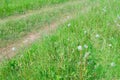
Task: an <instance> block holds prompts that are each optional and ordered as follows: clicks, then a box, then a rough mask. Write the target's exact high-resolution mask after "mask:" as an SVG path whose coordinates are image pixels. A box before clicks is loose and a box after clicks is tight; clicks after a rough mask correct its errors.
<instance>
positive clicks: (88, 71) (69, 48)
mask: <svg viewBox="0 0 120 80" xmlns="http://www.w3.org/2000/svg"><path fill="white" fill-rule="evenodd" d="M90 2H92V3H95V4H93V6H92V8H91V9H90V11H89V12H86V13H85V12H84V13H81V12H79V11H78V12H79V14H78V15H77V17H75V18H74V19H72V20H70V21H68V22H66V23H65V24H61V25H60V27H59V28H58V29H57V31H55V32H54V33H53V34H51V35H48V36H46V37H44V38H43V39H42V40H39V41H37V42H35V43H33V44H32V45H31V46H30V47H29V48H28V49H26V50H25V51H20V52H19V55H17V56H16V57H14V58H12V59H11V60H8V61H4V62H3V63H1V65H0V78H1V80H4V79H6V80H8V79H9V80H16V79H17V80H24V79H25V80H33V79H34V80H39V79H40V80H69V79H72V80H119V79H120V65H119V64H120V62H119V60H120V59H119V58H120V54H119V53H120V26H119V25H118V24H119V22H120V10H119V9H120V6H119V4H120V1H118V0H111V1H110V0H101V1H98V0H96V1H93V0H90ZM90 2H89V1H88V2H87V1H86V3H87V5H88V4H89V3H90ZM88 7H89V6H88ZM68 24H71V25H70V27H68ZM110 44H111V46H110ZM84 45H87V46H88V48H84ZM78 46H82V50H81V51H79V50H78ZM86 52H90V54H89V55H88V56H87V57H84V56H85V55H86Z"/></svg>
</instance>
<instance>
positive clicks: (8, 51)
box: [0, 16, 72, 61]
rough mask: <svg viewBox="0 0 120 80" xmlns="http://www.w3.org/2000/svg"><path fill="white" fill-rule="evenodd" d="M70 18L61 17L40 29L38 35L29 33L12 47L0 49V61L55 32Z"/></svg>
mask: <svg viewBox="0 0 120 80" xmlns="http://www.w3.org/2000/svg"><path fill="white" fill-rule="evenodd" d="M71 18H72V17H69V18H68V17H67V16H66V17H61V19H60V20H59V21H56V22H54V23H51V24H50V25H49V26H44V27H42V28H41V29H40V30H39V32H38V33H30V34H28V35H27V36H26V37H24V38H22V39H21V40H19V41H17V42H15V43H14V44H12V45H9V46H7V47H5V48H2V49H0V52H1V53H0V61H1V60H3V59H9V58H11V57H13V56H15V55H16V53H17V52H18V51H19V49H20V48H22V47H25V46H26V47H27V46H28V45H30V44H31V43H33V42H34V41H35V40H37V39H40V38H41V37H42V36H45V35H47V34H50V33H51V32H52V31H55V30H56V28H57V27H58V25H60V24H63V23H64V22H66V21H67V20H68V19H71Z"/></svg>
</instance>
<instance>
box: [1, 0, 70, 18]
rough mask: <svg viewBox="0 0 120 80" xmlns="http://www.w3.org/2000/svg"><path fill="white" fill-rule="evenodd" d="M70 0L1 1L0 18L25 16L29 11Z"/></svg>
mask: <svg viewBox="0 0 120 80" xmlns="http://www.w3.org/2000/svg"><path fill="white" fill-rule="evenodd" d="M66 1H69V0H1V1H0V18H4V17H7V16H10V15H13V14H14V15H15V14H16V15H17V14H24V13H25V12H26V11H28V10H33V9H40V8H42V7H44V6H47V5H53V4H59V3H63V2H66Z"/></svg>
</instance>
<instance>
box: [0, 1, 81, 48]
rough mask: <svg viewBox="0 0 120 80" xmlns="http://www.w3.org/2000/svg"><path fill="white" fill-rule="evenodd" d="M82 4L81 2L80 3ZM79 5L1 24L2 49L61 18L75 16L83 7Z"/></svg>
mask: <svg viewBox="0 0 120 80" xmlns="http://www.w3.org/2000/svg"><path fill="white" fill-rule="evenodd" d="M79 3H80V2H79ZM79 3H74V5H71V4H67V5H62V6H63V7H58V8H54V7H53V9H51V10H48V11H44V12H40V13H39V12H38V13H36V14H33V15H30V16H27V17H25V18H21V19H18V20H17V19H16V20H14V19H13V20H9V21H7V22H5V23H1V24H0V44H1V45H0V47H4V46H6V45H8V44H9V43H12V42H14V41H16V40H19V39H20V38H21V37H24V36H25V35H27V34H28V33H30V32H34V31H36V32H37V30H39V29H40V28H41V27H45V26H49V25H50V24H51V23H54V22H55V21H56V20H59V18H60V17H64V16H65V17H67V15H70V14H74V13H73V11H77V10H78V8H80V7H81V5H79Z"/></svg>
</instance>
